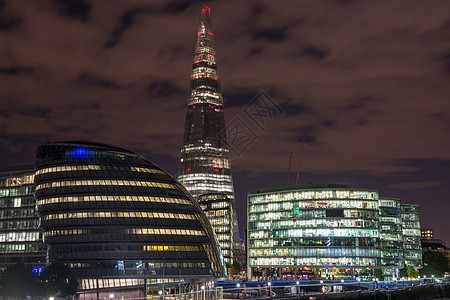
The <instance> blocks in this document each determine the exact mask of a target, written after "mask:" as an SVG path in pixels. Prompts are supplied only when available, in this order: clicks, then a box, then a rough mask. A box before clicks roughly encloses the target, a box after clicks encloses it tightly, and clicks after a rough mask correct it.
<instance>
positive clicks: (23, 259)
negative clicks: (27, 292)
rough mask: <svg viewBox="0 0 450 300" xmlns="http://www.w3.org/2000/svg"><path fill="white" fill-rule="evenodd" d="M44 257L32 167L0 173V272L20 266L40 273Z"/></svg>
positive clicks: (44, 249)
mask: <svg viewBox="0 0 450 300" xmlns="http://www.w3.org/2000/svg"><path fill="white" fill-rule="evenodd" d="M46 257H47V251H46V248H45V247H44V244H43V234H42V230H40V229H39V217H38V215H37V212H36V199H35V197H34V166H24V167H11V168H9V169H8V170H4V171H0V270H1V269H5V268H6V267H8V266H11V265H15V264H17V263H23V264H24V265H26V266H29V267H30V270H31V268H33V272H40V270H39V268H42V267H44V266H45V265H46Z"/></svg>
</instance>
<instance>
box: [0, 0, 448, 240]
mask: <svg viewBox="0 0 450 300" xmlns="http://www.w3.org/2000/svg"><path fill="white" fill-rule="evenodd" d="M210 4H211V7H212V9H211V15H212V20H213V26H214V31H215V38H216V49H217V58H218V68H219V72H220V75H221V84H222V90H223V93H224V102H225V116H226V121H227V122H228V123H231V122H233V120H235V119H236V118H239V116H242V113H243V110H244V108H245V107H246V106H247V105H248V104H249V103H251V101H252V99H253V98H254V97H255V96H257V95H258V93H259V92H261V91H264V92H266V93H267V95H269V96H270V98H271V100H272V101H273V102H274V103H276V104H277V105H279V107H281V108H282V109H283V114H282V116H281V117H279V118H276V119H274V120H271V121H270V122H267V124H266V125H265V127H264V129H263V130H259V131H258V129H255V132H256V135H257V138H255V140H254V141H253V142H252V143H251V144H250V145H249V146H248V147H247V148H246V149H245V151H242V152H241V153H239V154H240V155H234V157H233V160H232V168H233V175H234V179H235V189H236V193H237V202H238V208H239V211H238V215H239V220H240V224H241V232H243V230H242V229H243V228H244V227H245V217H246V216H245V214H246V212H245V206H246V193H247V191H249V190H255V189H258V188H261V187H270V186H280V185H284V184H285V181H286V172H287V168H288V159H289V154H290V152H291V151H292V152H294V161H293V166H292V169H293V173H296V169H297V164H298V156H299V152H300V146H301V141H302V139H303V137H305V148H304V153H303V161H302V170H301V174H300V182H301V183H307V182H332V183H342V184H348V185H350V186H352V187H361V188H373V189H377V190H379V192H380V195H381V196H385V197H398V198H401V199H402V201H403V202H406V203H414V204H420V205H421V217H422V222H421V223H422V227H431V228H434V229H435V236H436V237H437V238H441V239H444V240H446V241H447V243H450V225H449V224H450V222H449V212H450V197H449V195H450V1H448V0H442V1H439V0H437V1H433V2H428V1H422V0H408V1H347V0H341V1H335V0H330V1H325V0H318V1H251V0H250V1H234V0H233V1H213V2H211V3H210ZM201 7H202V4H201V2H200V1H198V2H195V1H149V0H127V1H125V0H122V1H118V0H109V1H99V0H98V1H88V0H60V1H57V0H35V1H20V0H11V1H1V0H0V104H1V108H0V167H7V166H11V165H16V164H23V163H32V162H34V155H35V151H36V148H37V146H38V145H40V144H43V143H47V142H49V141H61V140H87V141H94V142H102V143H107V144H111V145H115V146H119V147H122V148H126V149H130V150H133V151H135V152H137V153H139V154H141V155H143V156H144V157H146V158H148V159H149V160H151V161H153V162H155V163H156V164H158V165H160V166H161V167H163V168H164V169H166V170H167V171H169V172H170V173H171V174H172V175H174V176H176V175H177V168H178V161H179V152H180V148H181V143H182V134H183V130H184V117H185V110H186V104H187V98H188V94H189V75H190V70H191V64H192V59H193V51H194V46H195V40H196V35H197V33H196V31H197V26H198V18H199V16H200V10H201Z"/></svg>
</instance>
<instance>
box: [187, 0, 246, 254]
mask: <svg viewBox="0 0 450 300" xmlns="http://www.w3.org/2000/svg"><path fill="white" fill-rule="evenodd" d="M190 78H191V80H190V83H191V85H190V96H189V99H188V103H187V113H186V122H185V130H184V139H183V146H182V148H181V160H180V168H179V173H178V180H179V181H180V182H181V183H182V184H183V185H184V186H185V187H186V189H187V190H188V191H189V192H190V193H191V194H192V196H193V197H194V198H195V199H198V197H199V196H200V195H202V194H225V195H226V196H227V197H228V199H229V201H230V205H231V208H232V209H231V210H230V213H232V215H231V216H230V219H231V220H232V222H233V226H232V233H231V235H230V239H231V240H230V241H229V243H230V244H232V245H233V244H237V243H238V242H239V231H238V222H237V215H236V210H235V199H234V188H233V179H232V176H231V166H230V160H229V155H230V154H229V150H228V147H227V145H226V133H225V119H224V111H223V98H222V92H221V89H220V80H219V72H218V70H217V64H216V50H215V46H214V33H213V29H212V22H211V16H210V7H208V6H207V5H204V6H203V8H202V11H201V15H200V25H199V27H198V31H197V43H196V47H195V52H194V61H193V64H192V72H191V76H190ZM224 250H226V249H224Z"/></svg>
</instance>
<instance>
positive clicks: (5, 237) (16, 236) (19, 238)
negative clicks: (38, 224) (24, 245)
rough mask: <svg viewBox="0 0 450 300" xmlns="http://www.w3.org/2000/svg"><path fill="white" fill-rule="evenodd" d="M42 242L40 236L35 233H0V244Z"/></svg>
mask: <svg viewBox="0 0 450 300" xmlns="http://www.w3.org/2000/svg"><path fill="white" fill-rule="evenodd" d="M34 241H42V235H41V233H40V232H37V231H34V232H33V231H31V232H30V231H24V232H7V233H0V243H5V242H34Z"/></svg>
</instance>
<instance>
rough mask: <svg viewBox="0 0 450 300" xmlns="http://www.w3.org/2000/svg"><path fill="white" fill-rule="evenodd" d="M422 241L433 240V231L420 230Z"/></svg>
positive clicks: (427, 229)
mask: <svg viewBox="0 0 450 300" xmlns="http://www.w3.org/2000/svg"><path fill="white" fill-rule="evenodd" d="M420 234H421V238H422V239H434V230H433V229H431V228H422V229H420Z"/></svg>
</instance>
